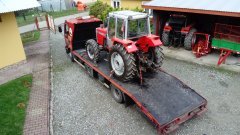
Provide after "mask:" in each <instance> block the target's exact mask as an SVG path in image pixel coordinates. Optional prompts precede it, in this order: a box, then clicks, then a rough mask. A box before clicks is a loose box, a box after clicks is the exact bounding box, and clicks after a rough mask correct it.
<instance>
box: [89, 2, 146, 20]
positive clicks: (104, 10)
mask: <svg viewBox="0 0 240 135" xmlns="http://www.w3.org/2000/svg"><path fill="white" fill-rule="evenodd" d="M119 10H129V9H128V8H126V9H123V8H121V9H120V8H112V7H111V6H109V5H108V4H107V3H103V2H102V1H99V0H98V1H97V2H95V3H94V4H93V5H91V6H90V11H89V14H90V15H93V16H96V17H97V18H100V19H101V20H102V21H105V20H106V18H107V15H108V13H109V12H112V11H119ZM133 11H137V12H143V9H140V8H138V7H136V8H135V9H133Z"/></svg>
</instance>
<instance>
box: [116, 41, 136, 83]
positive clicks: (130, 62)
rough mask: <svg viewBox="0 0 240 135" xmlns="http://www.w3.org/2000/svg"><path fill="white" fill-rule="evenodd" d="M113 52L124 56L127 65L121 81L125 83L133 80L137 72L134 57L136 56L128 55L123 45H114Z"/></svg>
mask: <svg viewBox="0 0 240 135" xmlns="http://www.w3.org/2000/svg"><path fill="white" fill-rule="evenodd" d="M112 51H117V52H118V53H119V54H120V55H121V56H122V58H123V60H124V63H125V73H124V75H123V76H122V77H121V78H119V79H121V80H122V81H124V82H125V81H130V80H131V79H133V78H134V77H135V75H136V71H137V67H136V64H135V61H136V59H135V57H134V54H132V53H128V52H127V51H126V50H125V48H124V47H123V45H120V44H116V45H114V46H113V48H112Z"/></svg>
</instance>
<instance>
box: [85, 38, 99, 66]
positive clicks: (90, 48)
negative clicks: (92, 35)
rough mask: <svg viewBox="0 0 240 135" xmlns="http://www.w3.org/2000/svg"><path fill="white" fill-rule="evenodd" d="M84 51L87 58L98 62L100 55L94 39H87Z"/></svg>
mask: <svg viewBox="0 0 240 135" xmlns="http://www.w3.org/2000/svg"><path fill="white" fill-rule="evenodd" d="M86 51H87V55H88V58H89V59H90V60H92V61H94V62H98V60H99V57H100V49H99V47H98V44H97V42H96V41H95V40H93V39H89V40H88V41H87V42H86Z"/></svg>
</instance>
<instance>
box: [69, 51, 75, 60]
mask: <svg viewBox="0 0 240 135" xmlns="http://www.w3.org/2000/svg"><path fill="white" fill-rule="evenodd" d="M69 57H70V59H71V61H72V62H75V60H74V58H75V57H74V55H73V53H72V52H70V53H69Z"/></svg>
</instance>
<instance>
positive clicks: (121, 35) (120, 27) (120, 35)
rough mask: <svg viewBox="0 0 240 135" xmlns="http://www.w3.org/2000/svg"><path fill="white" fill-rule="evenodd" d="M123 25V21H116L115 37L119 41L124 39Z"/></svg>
mask: <svg viewBox="0 0 240 135" xmlns="http://www.w3.org/2000/svg"><path fill="white" fill-rule="evenodd" d="M124 33H125V24H124V21H123V19H119V18H118V19H117V37H118V38H120V39H123V38H124Z"/></svg>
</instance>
